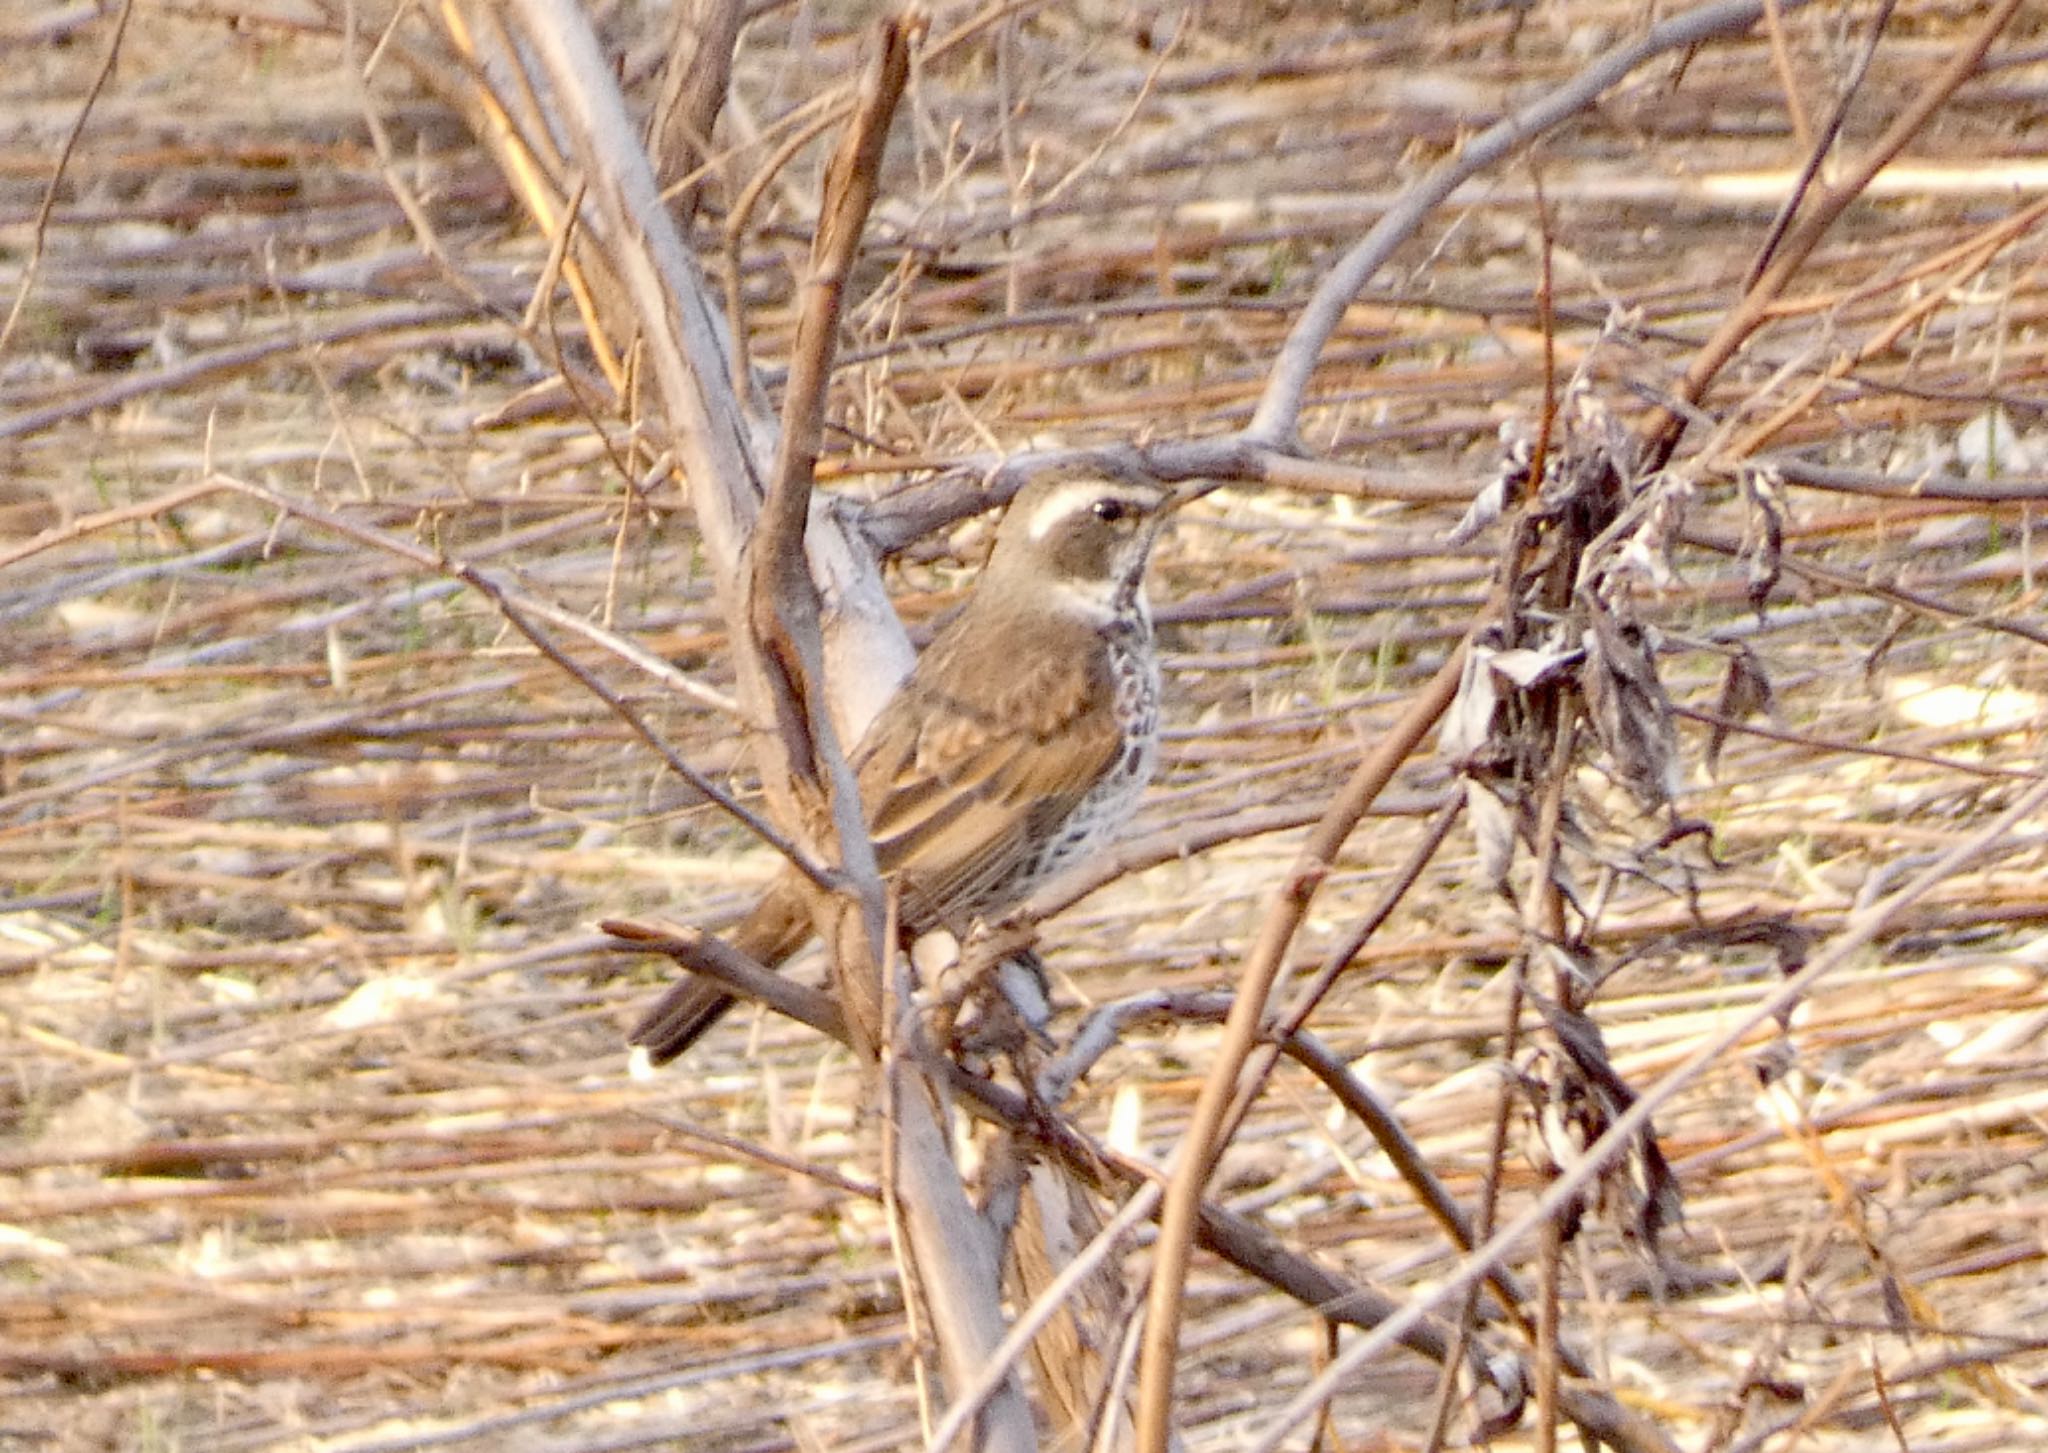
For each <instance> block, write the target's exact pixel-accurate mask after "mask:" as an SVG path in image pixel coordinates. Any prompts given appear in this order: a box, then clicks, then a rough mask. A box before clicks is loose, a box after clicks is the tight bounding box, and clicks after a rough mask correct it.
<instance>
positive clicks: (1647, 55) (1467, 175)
mask: <svg viewBox="0 0 2048 1453" xmlns="http://www.w3.org/2000/svg"><path fill="white" fill-rule="evenodd" d="M1806 3H1807V0H1780V3H1779V5H1778V9H1779V10H1780V11H1781V12H1784V11H1791V10H1796V9H1798V8H1799V7H1800V6H1801V5H1804V4H1806ZM1763 13H1764V0H1718V3H1716V4H1711V5H1702V6H1700V7H1699V8H1697V9H1694V10H1688V11H1686V12H1685V13H1684V14H1682V15H1674V16H1673V17H1672V18H1671V19H1669V20H1666V21H1664V22H1662V23H1661V24H1658V25H1653V26H1651V27H1650V28H1649V29H1648V30H1647V31H1645V32H1644V33H1643V34H1642V35H1641V36H1639V37H1638V38H1636V39H1635V40H1632V41H1630V42H1629V43H1628V44H1627V45H1622V46H1616V47H1615V48H1614V49H1613V50H1611V51H1608V52H1607V54H1605V55H1603V56H1601V57H1600V58H1599V59H1598V60H1596V61H1594V62H1593V63H1592V64H1591V65H1589V66H1587V67H1586V68H1585V69H1584V70H1582V71H1580V72H1579V73H1578V74H1577V75H1575V76H1573V77H1572V78H1571V79H1570V80H1569V81H1567V82H1565V83H1564V84H1563V85H1562V86H1559V87H1558V88H1557V89H1556V90H1554V91H1550V92H1548V93H1546V94H1545V95H1543V96H1541V97H1539V98H1537V99H1536V100H1535V101H1532V102H1530V103H1529V104H1528V105H1527V106H1524V107H1522V109H1521V110H1519V111H1516V112H1514V113H1513V114H1512V115H1509V116H1506V117H1503V118H1502V119H1501V120H1499V121H1497V122H1495V123H1494V124H1493V125H1492V126H1489V127H1487V128H1486V130H1484V131H1482V132H1480V133H1479V135H1477V136H1475V137H1473V138H1472V140H1471V141H1470V142H1468V143H1467V144H1466V145H1465V147H1464V148H1463V149H1462V150H1461V151H1459V152H1458V153H1457V155H1455V156H1453V157H1451V158H1449V159H1448V160H1446V161H1444V162H1441V163H1439V164H1438V166H1437V167H1436V169H1435V170H1433V171H1432V172H1430V174H1429V175H1428V176H1426V177H1424V178H1423V179H1422V180H1421V181H1419V182H1417V183H1416V184H1415V185H1414V186H1412V187H1410V188H1409V189H1408V190H1407V191H1406V192H1405V193H1403V194H1402V196H1401V198H1400V199H1399V200H1398V201H1397V202H1395V203H1394V205H1393V206H1392V207H1390V208H1389V209H1388V210H1387V213H1386V215H1385V216H1383V217H1381V218H1380V220H1379V221H1378V223H1376V224H1375V225H1374V227H1373V229H1372V230H1371V231H1370V232H1368V233H1366V234H1365V236H1364V238H1362V239H1361V240H1360V241H1359V242H1358V243H1357V244H1356V245H1354V246H1353V247H1352V248H1351V250H1350V251H1349V252H1347V253H1345V254H1344V256H1343V257H1341V258H1339V259H1338V260H1337V263H1336V265H1335V266H1334V267H1332V268H1331V269H1330V270H1329V271H1328V272H1326V273H1324V274H1323V280H1322V281H1321V282H1320V283H1318V284H1317V285H1316V290H1315V292H1314V293H1312V294H1311V295H1310V297H1309V300H1308V303H1307V305H1306V306H1304V307H1303V308H1302V310H1301V317H1300V318H1299V319H1297V320H1296V322H1295V324H1294V327H1293V329H1292V330H1290V331H1289V333H1288V335H1287V341H1286V343H1284V344H1282V345H1281V348H1280V356H1279V358H1278V359H1277V360H1276V361H1275V363H1274V366H1273V375H1272V377H1271V378H1270V379H1269V380H1268V381H1267V384H1266V391H1265V393H1264V394H1263V395H1261V396H1260V399H1259V406H1258V408H1257V409H1256V410H1254V411H1253V413H1252V420H1251V423H1250V424H1249V425H1247V426H1246V428H1245V437H1246V438H1248V439H1251V440H1254V441H1256V442H1257V443H1260V444H1263V445H1267V446H1269V447H1271V448H1275V449H1280V450H1284V451H1288V452H1295V451H1298V449H1299V448H1300V441H1299V439H1298V437H1297V435H1296V428H1297V426H1298V425H1299V423H1300V420H1301V409H1302V403H1303V400H1304V399H1305V398H1306V396H1307V393H1308V381H1309V376H1310V375H1311V374H1312V373H1314V372H1315V366H1316V360H1317V359H1318V358H1319V357H1320V356H1321V355H1322V351H1323V348H1324V346H1325V345H1326V344H1327V343H1328V342H1329V341H1330V335H1331V334H1333V333H1335V332H1336V331H1337V325H1338V324H1339V323H1340V322H1341V321H1343V317H1344V310H1345V309H1346V308H1348V307H1350V306H1351V300H1352V299H1353V298H1354V297H1356V296H1357V295H1358V291H1359V289H1361V288H1363V287H1364V286H1365V285H1366V283H1368V282H1370V281H1371V280H1372V275H1373V274H1374V273H1376V272H1378V271H1379V270H1380V268H1381V266H1383V265H1384V264H1385V262H1386V260H1387V259H1388V258H1389V257H1391V256H1392V255H1393V254H1394V251H1395V249H1396V248H1398V247H1399V246H1400V245H1401V244H1402V243H1404V242H1406V241H1407V240H1408V239H1409V238H1410V237H1411V236H1413V235H1414V232H1415V230H1416V228H1418V227H1419V226H1421V225H1422V220H1423V219H1424V218H1425V217H1427V216H1428V215H1429V214H1430V213H1431V212H1432V211H1434V210H1435V209H1436V208H1437V206H1438V205H1439V204H1441V203H1442V202H1443V201H1445V200H1446V199H1447V198H1448V197H1449V196H1450V195H1451V193H1452V192H1454V191H1456V190H1457V189H1458V187H1459V185H1460V184H1461V183H1463V182H1466V181H1468V180H1470V179H1471V178H1473V177H1475V176H1477V175H1478V174H1479V173H1480V172H1482V171H1484V170H1486V168H1488V167H1490V166H1492V165H1493V164H1494V163H1495V162H1498V161H1499V160H1501V159H1502V158H1503V157H1505V156H1508V155H1509V154H1510V153H1512V152H1514V151H1515V150H1517V149H1518V148H1519V147H1521V146H1523V145H1524V144H1526V143H1528V142H1530V141H1533V140H1535V139H1536V138H1537V137H1539V136H1541V135H1542V134H1543V133H1544V132H1546V131H1549V130H1550V129H1551V128H1553V127H1555V126H1557V125H1559V124H1560V123H1562V122H1565V121H1568V120H1570V119H1571V118H1572V117H1574V116H1576V115H1578V114H1579V113H1580V112H1581V111H1584V110H1585V109H1586V108H1587V107H1589V106H1591V105H1592V104H1593V103H1594V102H1595V101H1597V100H1598V99H1599V98H1600V94H1601V93H1602V92H1603V91H1605V90H1607V89H1608V87H1610V86H1613V85H1615V84H1617V83H1618V82H1620V81H1622V80H1624V79H1626V77H1627V76H1628V74H1629V73H1630V72H1631V71H1633V70H1635V69H1636V68H1637V67H1638V66H1640V65H1642V64H1643V63H1644V62H1645V61H1649V60H1652V59H1654V58H1656V57H1657V56H1659V55H1662V54H1663V53H1665V52H1666V51H1673V50H1685V49H1687V48H1689V47H1691V46H1696V45H1698V44H1700V43H1701V42H1702V41H1706V40H1711V39H1713V38H1714V37H1715V36H1720V35H1732V34H1735V33H1737V32H1740V31H1744V30H1747V29H1749V27H1750V26H1752V25H1754V24H1755V23H1756V21H1757V19H1758V18H1759V17H1760V16H1761V15H1762V14H1763Z"/></svg>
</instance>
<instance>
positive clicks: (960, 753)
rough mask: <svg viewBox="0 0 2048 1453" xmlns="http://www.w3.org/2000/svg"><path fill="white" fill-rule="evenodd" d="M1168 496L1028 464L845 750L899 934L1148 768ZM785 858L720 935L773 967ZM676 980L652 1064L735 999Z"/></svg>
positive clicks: (802, 922)
mask: <svg viewBox="0 0 2048 1453" xmlns="http://www.w3.org/2000/svg"><path fill="white" fill-rule="evenodd" d="M1177 502H1178V499H1177V498H1176V496H1175V495H1174V493H1173V492H1172V491H1171V490H1170V489H1169V488H1167V487H1166V486H1165V485H1163V484H1161V483H1159V482H1157V481H1155V480H1153V479H1151V478H1149V477H1147V476H1144V475H1141V474H1139V473H1136V472H1135V471H1131V470H1128V469H1124V468H1121V467H1117V466H1112V465H1110V464H1108V463H1106V462H1103V461H1094V462H1090V463H1086V464H1080V465H1069V466H1066V467H1063V468H1060V469H1056V470H1053V471H1049V472H1047V473H1044V474H1041V475H1038V476H1036V477H1035V478H1033V479H1032V480H1031V481H1030V482H1029V483H1027V484H1026V485H1025V486H1024V487H1023V488H1022V489H1020V490H1019V491H1018V492H1017V495H1016V497H1015V498H1014V499H1013V500H1012V501H1011V503H1010V507H1009V509H1008V511H1007V512H1006V513H1005V514H1004V516H1003V518H1002V521H1001V523H1000V524H999V525H998V526H997V529H996V537H995V543H994V545H993V546H992V547H991V549H990V551H989V558H988V564H987V565H986V566H984V567H983V570H982V573H981V576H980V578H979V579H978V580H977V581H976V583H975V588H974V590H973V592H972V593H971V594H970V595H969V597H968V600H967V603H966V604H965V605H964V606H962V607H961V608H960V610H959V612H958V613H957V614H956V615H954V616H953V617H952V618H951V619H950V620H949V621H947V622H946V623H945V624H944V625H942V626H941V628H940V629H939V631H938V632H937V634H935V635H934V636H933V638H932V641H931V644H930V645H929V646H927V647H926V648H925V650H924V652H923V653H922V654H921V655H920V656H919V657H918V659H917V663H916V665H914V666H913V667H912V668H911V671H910V674H909V676H908V677H907V678H905V680H904V682H903V684H902V686H901V687H900V688H898V690H897V692H896V694H895V695H894V696H892V697H891V698H890V699H889V701H888V702H887V703H886V704H885V705H884V706H883V708H882V710H881V711H880V712H879V713H878V714H877V715H876V717H875V719H874V721H873V723H872V724H871V725H870V726H869V727H868V729H867V730H866V731H865V732H864V733H863V734H862V735H861V738H860V740H859V742H858V743H857V744H856V745H855V747H854V750H853V752H852V754H851V757H850V765H851V767H852V769H853V773H854V779H855V781H856V783H857V784H858V786H859V789H860V798H861V807H862V810H863V814H864V816H865V817H866V819H867V824H868V831H869V833H870V835H871V836H872V838H873V840H874V845H875V857H876V861H877V864H878V866H879V867H880V869H881V873H882V876H883V878H884V880H885V881H887V882H889V883H891V884H893V886H894V887H895V889H896V895H897V905H898V906H897V915H898V920H899V924H900V927H901V928H902V929H903V931H904V937H905V941H906V942H907V941H910V940H914V939H915V938H917V937H918V936H920V935H922V934H925V933H928V932H931V931H933V930H935V929H939V928H944V929H948V930H951V931H952V932H954V933H955V934H957V935H959V936H960V937H962V938H964V937H965V936H966V934H967V932H968V931H970V930H971V928H972V926H973V924H974V923H975V922H976V921H978V920H984V919H989V918H993V917H995V916H997V915H999V914H1001V913H1003V912H1006V911H1007V910H1009V909H1010V908H1013V907H1015V906H1016V905H1017V904H1019V903H1021V902H1022V901H1023V900H1024V899H1025V898H1026V897H1028V896H1029V895H1030V894H1031V892H1032V890H1033V889H1034V888H1035V887H1037V886H1038V885H1039V884H1041V883H1043V882H1045V881H1047V880H1048V879H1050V878H1051V877H1052V876H1053V875H1054V874H1056V873H1058V872H1059V871H1060V870H1061V869H1063V868H1065V867H1068V866H1069V865H1071V864H1073V863H1076V862H1079V861H1082V860H1084V859H1086V858H1088V857H1089V856H1091V855H1092V854H1094V853H1096V852H1098V851H1100V850H1101V849H1102V848H1103V847H1104V846H1106V845H1107V844H1108V843H1109V842H1110V841H1111V840H1112V839H1113V838H1114V837H1115V836H1116V835H1117V834H1118V833H1119V832H1120V831H1121V830H1122V829H1123V826H1124V824H1125V823H1126V822H1127V821H1128V820H1129V818H1130V816H1131V813H1132V812H1133V810H1134V809H1135V808H1136V806H1137V804H1138V799H1139V798H1140V797H1141V796H1142V795H1143V793H1144V791H1145V788H1146V786H1147V785H1148V784H1149V783H1150V782H1151V780H1152V776H1153V773H1154V771H1155V770H1156V769H1157V767H1158V762H1159V698H1160V682H1159V654H1158V650H1157V647H1156V646H1155V644H1154V641H1153V632H1152V611H1151V607H1150V605H1149V604H1148V603H1147V601H1146V598H1145V570H1146V564H1147V562H1148V560H1149V559H1150V557H1151V553H1152V546H1153V543H1154V541H1155V540H1156V539H1157V538H1158V536H1159V533H1160V530H1161V528H1162V526H1163V524H1164V522H1165V520H1166V518H1167V516H1168V513H1169V511H1170V509H1171V507H1172V506H1173V505H1174V504H1175V503H1177ZM803 881H804V880H803V879H802V878H801V877H800V876H799V875H798V873H797V871H796V870H795V869H794V868H793V867H785V868H784V869H783V871H782V872H781V874H780V875H779V876H778V877H777V878H776V879H775V880H774V881H773V882H772V883H771V884H770V886H769V887H768V889H767V890H766V892H765V893H764V894H763V896H762V897H761V899H760V900H759V902H758V903H756V905H755V906H754V908H753V910H752V911H751V912H749V913H748V914H747V915H746V917H745V918H744V919H742V920H741V921H740V923H739V924H738V926H737V927H736V928H734V929H733V930H732V931H731V932H730V934H729V936H728V942H729V943H730V944H731V946H732V947H734V948H736V949H738V950H739V951H740V952H741V953H743V954H745V955H746V956H747V957H749V958H751V959H753V960H754V961H755V962H756V963H759V964H761V965H762V966H763V967H765V968H770V969H774V968H779V967H780V966H781V965H782V964H783V963H784V962H786V961H787V960H788V959H790V958H791V957H792V956H794V955H795V954H796V953H797V952H798V950H800V949H802V948H803V946H804V945H805V943H807V942H808V941H809V939H810V938H811V936H812V917H811V910H810V906H809V900H808V898H807V896H806V892H805V888H804V886H803ZM733 1002H734V1001H733V999H732V996H731V995H729V994H728V993H726V991H725V990H724V989H722V988H721V987H719V986H718V985H717V984H716V983H714V982H711V981H709V980H706V979H702V978H698V977H696V976H689V977H685V978H684V979H681V980H679V981H678V982H677V983H675V984H674V985H672V986H670V988H669V989H668V991H667V992H666V993H665V994H663V995H662V997H661V999H660V1000H659V1001H658V1002H657V1003H656V1004H655V1006H654V1007H653V1008H652V1009H651V1010H650V1011H649V1012H648V1013H647V1014H646V1016H645V1017H644V1018H643V1019H641V1021H640V1022H639V1024H638V1025H637V1026H636V1027H635V1028H634V1029H633V1031H632V1033H631V1034H630V1035H629V1037H628V1039H629V1042H630V1043H631V1044H632V1045H634V1046H636V1047H638V1048H640V1049H644V1050H645V1051H646V1054H647V1058H648V1060H649V1061H650V1063H651V1064H653V1065H663V1064H667V1063H668V1062H669V1061H671V1060H673V1059H675V1058H676V1056H678V1055H680V1054H682V1053H683V1052H684V1051H685V1050H687V1049H688V1048H689V1047H690V1046H691V1045H692V1044H693V1043H695V1042H696V1040H697V1039H698V1038H699V1037H700V1036H701V1035H703V1033H704V1032H705V1031H706V1030H708V1029H709V1028H711V1026H712V1025H713V1024H715V1023H717V1022H718V1020H719V1018H720V1017H721V1016H722V1015H723V1014H724V1013H725V1012H726V1010H728V1009H730V1008H731V1007H732V1005H733Z"/></svg>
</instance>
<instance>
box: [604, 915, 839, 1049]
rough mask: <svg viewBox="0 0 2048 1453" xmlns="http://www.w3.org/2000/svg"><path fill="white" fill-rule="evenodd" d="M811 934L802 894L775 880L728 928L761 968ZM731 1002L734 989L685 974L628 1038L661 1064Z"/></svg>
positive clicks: (722, 1013)
mask: <svg viewBox="0 0 2048 1453" xmlns="http://www.w3.org/2000/svg"><path fill="white" fill-rule="evenodd" d="M810 936H811V915H810V912H809V910H808V909H807V908H806V907H805V906H804V901H803V895H802V894H800V893H798V892H797V891H796V890H795V889H794V888H792V887H790V886H788V885H786V884H782V883H777V884H776V885H775V886H773V887H771V888H770V889H769V890H768V892H767V894H766V895H765V896H764V897H763V898H762V899H761V901H760V902H759V903H757V904H755V905H754V910H753V912H751V913H749V914H748V915H747V916H746V917H745V918H744V919H742V920H741V921H740V925H739V927H737V928H735V929H734V930H733V931H732V934H731V943H732V946H733V947H734V948H735V949H737V950H739V952H741V953H743V954H745V955H746V956H747V957H748V958H750V959H752V960H753V961H754V962H755V963H757V964H759V965H761V966H762V967H763V968H766V969H775V968H780V967H781V966H782V964H783V963H784V962H785V961H786V960H787V959H789V957H790V956H791V955H793V954H794V953H795V952H796V951H797V950H798V949H800V948H802V947H803V946H804V941H805V940H806V939H808V938H809V937H810ZM732 1006H733V997H732V995H730V994H728V993H727V992H726V991H725V990H724V989H722V988H721V987H719V985H718V984H717V983H715V982H714V981H712V980H710V979H706V978H702V977H700V976H698V975H696V974H686V975H684V976H683V977H682V978H681V979H679V980H678V981H677V982H675V983H673V984H671V985H669V987H668V992H666V993H665V994H663V995H662V996H661V998H660V999H659V1000H657V1001H656V1002H655V1005H654V1007H653V1008H652V1009H650V1010H648V1011H647V1014H646V1015H645V1017H643V1018H642V1019H641V1021H640V1022H639V1023H638V1024H636V1025H634V1026H633V1032H632V1033H631V1034H629V1035H627V1036H626V1042H627V1043H629V1044H633V1045H637V1046H639V1047H640V1048H642V1049H645V1050H646V1051H647V1058H648V1059H649V1060H650V1061H651V1062H652V1063H654V1064H657V1065H665V1064H667V1063H668V1062H669V1061H670V1060H672V1059H674V1058H675V1057H676V1056H677V1055H679V1054H681V1053H682V1052H683V1051H684V1050H686V1049H688V1048H689V1047H690V1046H691V1045H693V1044H695V1043H696V1042H697V1039H698V1037H699V1036H700V1035H702V1034H703V1033H704V1031H705V1030H707V1029H709V1028H710V1027H711V1026H712V1025H714V1024H716V1023H717V1022H718V1021H719V1020H720V1019H722V1018H723V1017H724V1016H725V1011H726V1010H728V1009H730V1008H732Z"/></svg>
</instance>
